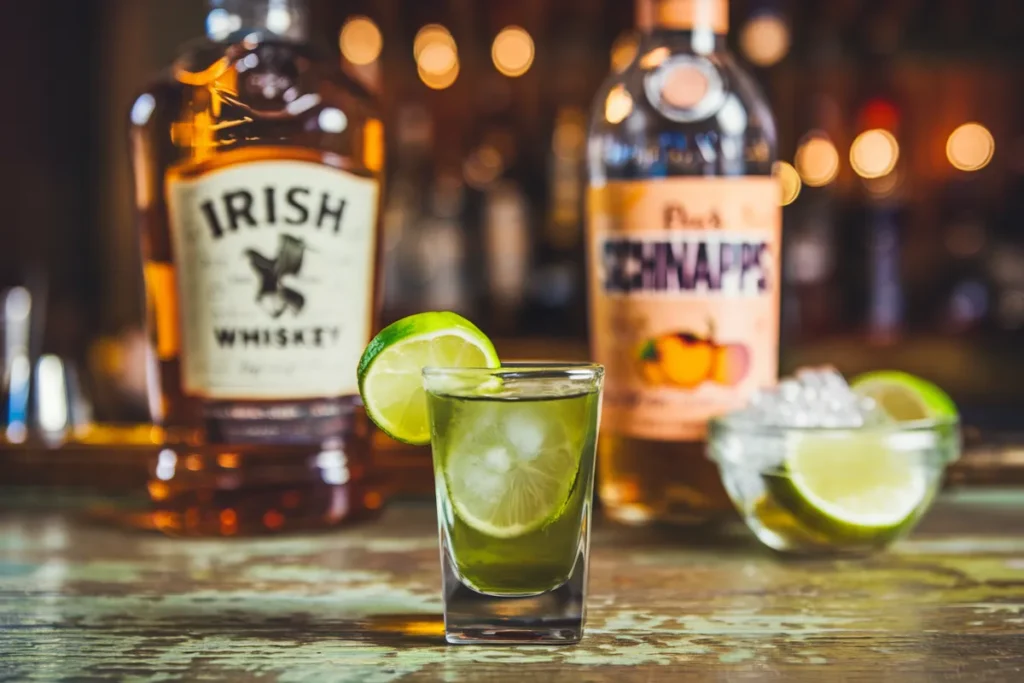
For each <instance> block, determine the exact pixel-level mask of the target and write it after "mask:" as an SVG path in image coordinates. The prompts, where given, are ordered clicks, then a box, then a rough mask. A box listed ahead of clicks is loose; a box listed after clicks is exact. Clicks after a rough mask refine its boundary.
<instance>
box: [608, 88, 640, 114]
mask: <svg viewBox="0 0 1024 683" xmlns="http://www.w3.org/2000/svg"><path fill="white" fill-rule="evenodd" d="M632 111H633V98H632V97H631V96H630V94H629V93H628V92H626V88H625V87H623V86H621V85H617V86H615V87H614V88H612V89H611V92H609V93H608V97H607V99H605V101H604V118H605V119H606V120H607V121H608V123H622V122H623V121H624V120H625V119H626V117H627V116H629V114H630V112H632Z"/></svg>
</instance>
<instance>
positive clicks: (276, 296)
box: [244, 234, 309, 319]
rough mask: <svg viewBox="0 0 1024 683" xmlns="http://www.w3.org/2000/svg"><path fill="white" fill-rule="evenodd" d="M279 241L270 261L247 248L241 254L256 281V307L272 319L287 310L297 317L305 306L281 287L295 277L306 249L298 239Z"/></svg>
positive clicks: (288, 288) (293, 292)
mask: <svg viewBox="0 0 1024 683" xmlns="http://www.w3.org/2000/svg"><path fill="white" fill-rule="evenodd" d="M280 238H281V239H280V241H279V242H278V246H277V254H276V255H275V256H274V258H267V257H266V256H264V255H263V254H261V253H260V252H258V251H256V250H255V249H251V248H250V249H246V250H245V253H244V256H245V258H247V259H249V265H250V267H251V268H252V269H253V271H254V272H255V273H256V277H257V281H258V288H257V290H256V303H257V304H258V305H259V306H260V307H261V308H262V309H263V310H264V311H266V312H267V313H268V314H269V315H270V317H272V318H275V319H277V318H280V317H281V316H282V315H284V313H285V311H289V310H290V311H291V312H292V314H293V315H297V314H298V313H300V312H301V311H302V309H303V308H304V307H305V305H306V297H304V296H303V295H302V294H301V293H300V292H299V291H298V290H297V289H295V288H294V287H292V286H289V285H287V284H285V278H286V277H289V276H296V275H298V274H299V271H300V270H302V262H303V259H304V258H305V255H306V251H307V250H308V249H309V248H308V247H307V246H306V243H305V242H304V241H303V240H301V239H299V238H298V237H293V236H291V235H285V234H282V235H281V236H280Z"/></svg>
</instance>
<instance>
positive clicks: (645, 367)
mask: <svg viewBox="0 0 1024 683" xmlns="http://www.w3.org/2000/svg"><path fill="white" fill-rule="evenodd" d="M636 358H637V361H638V365H637V370H638V371H639V373H640V376H641V377H642V378H643V380H644V382H645V383H646V384H648V385H650V386H667V387H676V388H679V389H696V388H697V387H699V386H700V385H701V384H703V383H705V382H709V381H710V382H714V383H716V384H721V385H723V386H730V387H731V386H736V385H737V384H739V383H740V382H742V381H743V380H744V378H746V376H747V374H748V373H749V372H750V364H751V363H750V361H751V358H750V349H749V348H747V346H745V345H743V344H738V343H729V344H718V343H716V342H715V341H714V339H712V338H711V335H708V337H707V338H704V337H700V336H698V335H696V334H693V333H692V332H670V333H666V334H661V335H658V336H657V337H655V338H652V339H647V340H645V341H644V342H642V343H641V344H640V346H639V347H638V348H637V353H636Z"/></svg>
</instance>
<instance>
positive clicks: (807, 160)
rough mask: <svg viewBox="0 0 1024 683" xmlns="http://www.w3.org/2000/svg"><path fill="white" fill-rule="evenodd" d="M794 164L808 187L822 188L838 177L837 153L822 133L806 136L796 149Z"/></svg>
mask: <svg viewBox="0 0 1024 683" xmlns="http://www.w3.org/2000/svg"><path fill="white" fill-rule="evenodd" d="M794 162H795V163H794V166H795V167H796V171H797V173H799V174H800V177H801V178H803V181H804V184H806V185H808V186H809V187H823V186H825V185H828V184H829V183H831V182H832V181H833V180H835V179H836V176H837V175H839V151H838V150H837V149H836V146H835V145H834V144H833V143H832V141H831V140H830V139H829V138H828V136H827V135H824V134H823V133H812V134H810V135H808V136H807V137H806V138H805V139H804V142H802V143H801V144H800V146H799V147H798V148H797V150H796V158H795V159H794Z"/></svg>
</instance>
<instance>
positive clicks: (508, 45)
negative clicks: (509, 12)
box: [491, 26, 534, 78]
mask: <svg viewBox="0 0 1024 683" xmlns="http://www.w3.org/2000/svg"><path fill="white" fill-rule="evenodd" d="M533 54H534V47H533V38H531V37H530V34H529V33H527V32H526V30H525V29H523V28H520V27H519V26H506V27H505V28H503V29H502V30H501V32H500V33H499V34H498V35H497V37H495V39H494V43H492V44H491V60H492V61H493V62H494V68H496V69H497V70H498V71H499V72H500V73H501V74H502V75H505V76H509V77H511V78H515V77H517V76H522V75H523V74H525V73H526V72H527V71H529V70H530V65H531V64H533Z"/></svg>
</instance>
